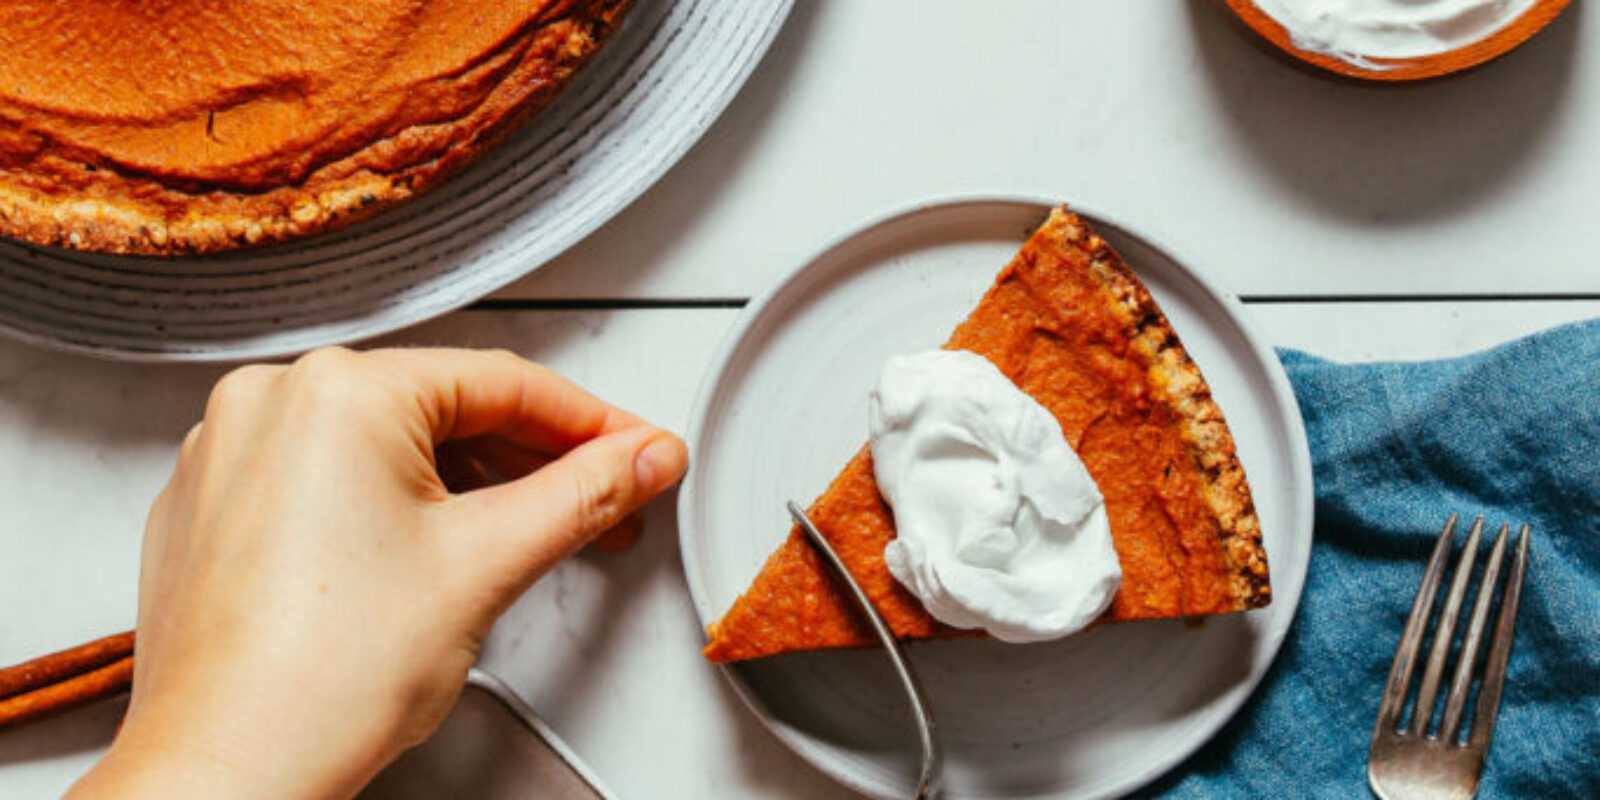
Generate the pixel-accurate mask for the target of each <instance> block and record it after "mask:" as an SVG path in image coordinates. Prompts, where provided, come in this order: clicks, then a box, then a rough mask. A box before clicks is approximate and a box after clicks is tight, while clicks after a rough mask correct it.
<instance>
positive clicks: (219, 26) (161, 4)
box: [0, 0, 626, 253]
mask: <svg viewBox="0 0 1600 800" xmlns="http://www.w3.org/2000/svg"><path fill="white" fill-rule="evenodd" d="M625 6H626V2H625V0H505V2H495V3H480V2H474V0H341V2H337V3H335V2H327V1H326V0H310V1H308V0H298V1H291V0H239V1H238V2H228V3H209V2H198V1H197V0H145V2H139V3H121V2H115V3H113V2H93V3H58V2H11V3H3V4H0V75H4V76H5V79H4V80H3V81H0V233H6V234H10V235H13V236H21V237H23V238H26V239H29V240H32V241H35V242H40V243H45V244H64V245H68V246H78V247H84V248H89V249H101V250H112V251H121V252H156V253H161V252H174V251H204V250H215V249H225V248H228V247H236V246H243V245H248V244H257V243H261V242H264V241H271V240H276V239H284V238H290V237H292V236H297V235H305V234H307V233H314V232H317V231H320V230H325V229H327V228H330V227H333V226H335V225H337V224H343V223H345V222H349V221H352V220H353V219H356V218H359V217H363V216H367V215H369V214H370V213H372V212H374V211H376V210H377V208H378V207H382V206H387V205H392V204H393V203H395V202H398V201H400V200H404V199H405V198H407V197H410V196H411V195H413V194H415V193H416V192H417V191H420V190H421V189H423V188H425V187H426V186H428V185H431V184H432V183H434V182H436V181H437V180H438V179H440V178H442V177H443V176H445V175H447V174H449V173H450V172H453V171H454V170H456V169H458V168H459V167H460V166H463V165H464V164H465V163H467V162H469V161H470V160H471V159H472V158H474V157H475V156H476V155H478V154H480V153H481V152H482V151H483V150H484V149H486V148H488V147H489V146H492V144H493V143H495V142H497V141H498V140H499V138H500V137H501V136H503V134H505V133H506V132H508V131H509V130H510V129H511V128H513V127H515V125H516V124H517V123H519V122H520V121H522V120H523V119H526V118H527V117H528V116H531V115H532V113H534V112H535V111H537V110H538V109H539V108H541V107H542V106H544V105H545V104H546V103H548V101H549V100H550V99H552V98H553V97H554V96H555V94H556V93H557V92H558V91H559V90H560V89H561V88H562V87H563V86H564V85H565V84H566V82H567V81H568V79H569V78H570V77H571V75H572V74H573V73H574V72H575V70H576V69H577V68H578V66H579V65H581V64H582V63H583V61H584V60H586V59H587V58H588V57H589V56H590V55H591V54H592V52H593V51H594V50H595V49H596V47H598V45H599V43H600V42H601V40H602V39H603V38H604V37H605V35H606V34H608V33H609V32H610V30H611V29H612V28H613V27H614V26H615V25H616V24H617V23H618V22H619V21H620V16H621V14H622V13H623V11H624V9H625ZM74 233H76V234H77V236H76V237H73V236H72V234H74Z"/></svg>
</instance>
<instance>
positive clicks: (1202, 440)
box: [1046, 206, 1272, 611]
mask: <svg viewBox="0 0 1600 800" xmlns="http://www.w3.org/2000/svg"><path fill="white" fill-rule="evenodd" d="M1046 228H1048V229H1049V230H1050V231H1051V233H1052V234H1053V235H1055V236H1057V237H1059V238H1061V239H1062V240H1063V241H1066V242H1070V243H1072V245H1073V246H1075V247H1078V248H1081V249H1083V250H1084V251H1085V252H1087V253H1088V254H1089V259H1090V267H1091V269H1093V270H1094V273H1095V275H1096V276H1097V277H1098V278H1099V279H1100V280H1102V281H1103V282H1104V283H1105V285H1106V286H1107V287H1108V288H1109V289H1110V291H1111V293H1112V295H1113V297H1114V298H1115V299H1116V303H1117V307H1118V309H1119V310H1120V311H1121V314H1122V316H1123V320H1124V323H1125V324H1126V325H1127V326H1128V327H1127V334H1128V338H1129V341H1130V342H1131V345H1132V347H1134V348H1135V349H1136V350H1137V351H1139V352H1140V353H1142V354H1143V355H1144V356H1145V357H1146V358H1147V359H1148V360H1149V364H1150V367H1149V369H1150V378H1151V380H1152V382H1153V383H1154V385H1156V386H1159V387H1162V388H1163V389H1164V390H1165V393H1166V398H1165V399H1166V402H1167V403H1168V405H1169V406H1170V407H1171V408H1172V409H1173V411H1174V412H1175V413H1176V414H1177V416H1178V418H1179V419H1180V420H1182V433H1183V436H1184V438H1185V439H1186V440H1187V441H1189V442H1190V443H1192V444H1193V445H1194V450H1195V453H1196V455H1197V457H1198V459H1199V462H1200V463H1199V466H1200V470H1201V473H1202V474H1203V475H1204V476H1205V479H1206V487H1205V499H1206V502H1207V505H1208V506H1209V507H1210V509H1211V512H1212V514H1213V515H1214V516H1215V518H1216V519H1217V522H1218V524H1219V526H1220V528H1221V530H1220V532H1219V536H1220V538H1221V540H1222V551H1223V557H1224V559H1225V560H1226V563H1227V565H1228V570H1229V573H1230V574H1229V589H1230V591H1231V593H1232V595H1233V598H1234V601H1235V603H1236V608H1235V610H1239V611H1243V610H1246V609H1251V608H1261V607H1263V606H1265V605H1267V604H1268V603H1270V602H1271V601H1272V583H1271V576H1270V573H1269V571H1268V568H1267V552H1266V549H1265V547H1263V545H1262V542H1261V522H1260V520H1259V519H1258V518H1257V516H1256V510H1255V502H1254V500H1253V499H1252V498H1251V495H1250V485H1249V483H1247V482H1246V480H1245V474H1244V467H1243V465H1241V464H1240V463H1239V456H1238V452H1237V448H1236V447H1235V445H1234V441H1233V434H1232V433H1230V432H1229V430H1228V425H1227V422H1226V421H1225V420H1224V419H1223V416H1222V409H1221V408H1220V407H1218V406H1217V403H1216V400H1215V398H1213V397H1212V395H1211V387H1210V386H1209V385H1207V383H1206V381H1205V378H1204V377H1203V376H1202V375H1201V374H1200V369H1199V367H1197V366H1196V365H1195V363H1194V361H1193V360H1192V359H1191V358H1190V357H1189V353H1188V351H1187V350H1186V349H1184V346H1183V343H1182V342H1181V341H1179V339H1178V335H1177V333H1176V332H1175V331H1174V330H1173V329H1172V325H1171V323H1170V322H1168V321H1167V317H1166V314H1164V313H1163V312H1162V311H1161V308H1160V307H1159V306H1157V305H1156V302H1155V299H1154V298H1153V297H1151V296H1150V290H1149V289H1147V288H1145V285H1144V283H1143V282H1142V281H1140V280H1139V278H1138V276H1137V275H1135V274H1134V273H1133V271H1132V270H1131V269H1129V268H1128V266H1127V264H1126V263H1125V262H1124V261H1123V260H1122V257H1121V256H1119V255H1118V254H1117V252H1116V251H1115V250H1114V249H1112V247H1111V245H1110V243H1109V242H1107V241H1106V240H1105V239H1104V238H1102V237H1101V236H1100V235H1099V234H1098V233H1095V232H1094V231H1093V230H1092V229H1091V228H1090V227H1089V226H1088V224H1087V223H1085V222H1084V221H1083V220H1082V219H1081V218H1079V217H1078V215H1076V214H1074V213H1072V212H1071V211H1069V210H1068V209H1067V207H1066V206H1062V207H1060V208H1057V209H1055V210H1054V211H1053V212H1052V213H1051V216H1050V219H1049V221H1048V222H1047V223H1046Z"/></svg>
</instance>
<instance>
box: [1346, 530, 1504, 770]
mask: <svg viewBox="0 0 1600 800" xmlns="http://www.w3.org/2000/svg"><path fill="white" fill-rule="evenodd" d="M1455 529H1456V515H1455V514H1451V515H1450V519H1449V520H1447V521H1446V522H1445V524H1444V530H1443V531H1441V532H1440V533H1439V541H1438V543H1437V544H1435V545H1434V546H1433V557H1432V558H1431V559H1429V561H1428V570H1427V572H1425V573H1423V575H1422V585H1421V586H1419V587H1417V598H1416V600H1415V601H1413V602H1412V604H1411V616H1410V618H1408V619H1407V620H1406V627H1405V632H1404V633H1402V634H1401V635H1400V646H1399V647H1397V648H1395V652H1394V666H1392V667H1390V668H1389V683H1388V685H1386V686H1384V688H1383V702H1382V703H1381V704H1379V706H1378V721H1377V724H1376V725H1375V726H1373V729H1372V749H1371V750H1370V751H1369V754H1368V757H1367V783H1369V784H1371V786H1372V791H1373V792H1374V793H1376V794H1377V795H1378V797H1380V798H1383V800H1443V799H1444V798H1450V799H1451V800H1456V799H1457V798H1459V799H1460V800H1465V799H1466V798H1470V797H1472V796H1473V795H1474V794H1476V793H1477V791H1478V777H1479V775H1481V774H1482V773H1483V760H1484V756H1485V755H1486V754H1487V753H1488V752H1489V736H1490V735H1491V734H1493V733H1494V721H1495V715H1496V714H1498V713H1499V710H1500V692H1501V690H1502V689H1503V688H1505V680H1506V661H1507V659H1509V658H1510V657H1511V638H1512V635H1513V633H1514V632H1515V630H1516V624H1517V601H1518V600H1519V599H1520V598H1521V596H1522V576H1523V574H1524V573H1525V572H1526V571H1527V568H1528V526H1527V525H1523V526H1522V530H1521V531H1520V532H1519V533H1518V534H1517V551H1516V555H1515V556H1514V557H1513V559H1512V562H1511V568H1510V570H1509V571H1508V574H1509V575H1510V577H1509V578H1508V579H1507V580H1506V584H1505V589H1504V590H1503V591H1502V592H1501V597H1500V613H1499V616H1498V617H1496V619H1495V627H1494V638H1493V640H1492V641H1491V642H1490V645H1489V656H1488V658H1486V659H1484V663H1483V674H1482V679H1481V681H1480V682H1479V686H1478V704H1477V706H1476V708H1475V710H1474V711H1473V715H1472V729H1471V730H1470V731H1468V733H1467V739H1466V742H1465V743H1461V742H1459V741H1458V739H1459V736H1460V733H1461V719H1462V714H1463V712H1464V711H1465V710H1466V705H1467V694H1468V689H1469V687H1471V685H1472V676H1473V665H1474V664H1475V662H1476V661H1477V660H1478V659H1477V656H1478V648H1479V645H1480V644H1482V641H1483V631H1484V626H1485V624H1486V623H1487V621H1488V618H1489V604H1490V601H1491V599H1492V598H1493V596H1494V590H1495V587H1496V586H1497V585H1498V583H1499V581H1500V573H1501V569H1500V566H1501V562H1502V561H1503V560H1504V559H1505V553H1506V541H1507V539H1508V538H1510V537H1509V532H1510V530H1511V526H1510V525H1501V526H1500V535H1499V537H1498V538H1497V539H1496V540H1495V543H1494V550H1493V551H1491V552H1490V553H1489V563H1488V564H1487V565H1485V567H1484V570H1483V577H1482V579H1481V580H1480V581H1479V583H1478V597H1477V600H1476V601H1475V602H1474V604H1473V608H1472V618H1471V619H1470V620H1469V621H1468V623H1467V631H1466V634H1465V635H1464V636H1463V638H1462V640H1461V651H1460V655H1459V656H1458V657H1457V659H1456V666H1455V672H1454V673H1453V674H1452V676H1451V679H1450V694H1449V695H1448V696H1447V697H1446V698H1445V703H1444V716H1443V717H1442V718H1441V719H1440V721H1439V728H1438V730H1437V732H1435V733H1429V723H1430V722H1431V721H1432V720H1433V718H1434V701H1435V700H1437V699H1438V696H1439V681H1440V678H1442V677H1443V675H1444V666H1445V665H1444V662H1445V657H1446V656H1447V655H1448V654H1449V652H1450V644H1451V642H1452V640H1453V639H1454V638H1455V632H1456V621H1457V619H1458V618H1459V617H1460V614H1461V603H1462V600H1463V599H1464V598H1465V597H1466V593H1467V579H1468V576H1469V575H1470V573H1471V572H1472V562H1473V559H1474V558H1476V556H1477V552H1478V544H1479V540H1480V537H1481V536H1482V534H1483V517H1482V516H1479V517H1478V519H1477V520H1476V521H1475V522H1473V523H1472V530H1471V531H1470V532H1469V533H1468V534H1467V543H1466V545H1465V546H1464V547H1463V548H1462V551H1461V559H1460V561H1459V562H1457V564H1456V569H1455V574H1454V575H1453V576H1452V577H1451V581H1450V594H1449V596H1448V597H1446V598H1445V603H1444V608H1443V609H1442V610H1441V612H1440V614H1439V622H1438V625H1437V626H1436V628H1435V631H1434V635H1433V647H1432V648H1431V649H1430V651H1429V653H1428V663H1427V665H1426V666H1425V667H1423V671H1422V684H1421V686H1420V688H1419V689H1418V690H1417V702H1416V705H1415V707H1414V710H1413V711H1412V712H1411V719H1410V720H1409V722H1408V723H1407V724H1406V726H1405V727H1403V728H1402V727H1400V713H1401V711H1402V709H1404V708H1405V705H1406V702H1405V701H1406V690H1407V689H1409V688H1410V687H1411V675H1412V672H1413V671H1414V669H1415V667H1416V662H1417V653H1418V651H1419V650H1420V649H1421V647H1422V634H1423V632H1424V631H1425V630H1426V628H1427V627H1428V618H1429V617H1430V616H1431V615H1432V609H1433V601H1434V598H1435V597H1436V596H1437V595H1438V593H1439V581H1440V579H1441V578H1442V577H1443V576H1444V568H1445V561H1446V560H1447V557H1448V556H1449V553H1450V542H1451V540H1452V539H1453V538H1454V534H1455Z"/></svg>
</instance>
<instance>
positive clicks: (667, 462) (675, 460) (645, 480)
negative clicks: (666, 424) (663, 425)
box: [633, 435, 682, 492]
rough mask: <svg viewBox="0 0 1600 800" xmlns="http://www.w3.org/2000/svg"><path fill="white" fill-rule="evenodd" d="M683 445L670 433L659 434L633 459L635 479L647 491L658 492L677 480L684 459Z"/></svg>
mask: <svg viewBox="0 0 1600 800" xmlns="http://www.w3.org/2000/svg"><path fill="white" fill-rule="evenodd" d="M681 447H682V445H680V444H679V443H678V441H677V439H676V438H674V437H672V436H670V435H668V436H658V437H656V439H655V441H653V442H651V443H650V444H647V445H645V447H644V449H643V450H640V451H639V455H637V456H635V457H634V461H633V475H634V480H635V481H637V482H638V484H639V487H640V488H641V489H644V490H645V491H647V492H657V491H660V490H661V489H663V488H665V487H666V486H667V484H669V483H672V482H673V481H675V480H677V479H678V473H679V464H680V462H681V459H682V455H681V454H680V451H679V448H681Z"/></svg>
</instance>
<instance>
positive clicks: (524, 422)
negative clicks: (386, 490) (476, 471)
mask: <svg viewBox="0 0 1600 800" xmlns="http://www.w3.org/2000/svg"><path fill="white" fill-rule="evenodd" d="M367 355H369V356H370V357H372V358H373V359H374V360H376V361H377V362H378V363H379V364H380V365H381V366H382V367H384V369H385V370H386V371H389V372H392V373H393V374H394V375H396V376H397V377H399V378H401V379H402V380H403V381H404V382H405V384H406V387H407V389H408V390H409V391H410V392H411V393H412V395H413V396H414V398H415V400H416V401H417V403H418V405H419V407H420V410H421V412H422V415H423V418H424V419H425V421H426V422H427V425H428V428H429V430H430V432H431V434H432V437H433V443H434V444H435V445H437V444H439V443H441V442H445V441H449V440H451V439H465V438H470V437H474V436H501V437H504V438H506V439H509V440H511V441H513V442H516V443H518V444H521V445H524V446H526V447H529V448H533V449H535V450H539V451H542V452H546V453H550V454H552V455H559V454H561V453H565V452H566V451H568V450H571V449H572V448H574V447H576V446H578V445H580V444H582V443H584V442H586V441H589V440H590V439H593V438H595V437H596V436H602V435H604V434H607V433H610V432H613V431H617V430H621V429H623V428H631V427H634V426H637V425H642V424H645V423H644V422H643V420H640V419H639V418H638V417H635V416H634V415H632V414H630V413H628V412H626V411H624V410H622V409H620V408H617V407H616V406H613V405H611V404H610V403H607V402H605V401H604V400H601V399H600V398H598V397H595V396H594V395H592V394H590V393H589V392H587V391H585V390H584V389H583V388H582V387H580V386H578V385H577V384H575V383H573V382H572V381H570V380H567V379H566V378H564V377H562V376H560V375H558V374H556V373H555V372H553V371H551V370H550V369H548V368H546V367H542V366H540V365H538V364H535V363H533V362H531V361H528V360H527V359H524V358H522V357H520V356H518V355H516V354H515V353H512V352H510V351H507V350H458V349H449V348H415V349H409V348H408V349H388V350H373V351H369V352H368V354H367Z"/></svg>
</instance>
